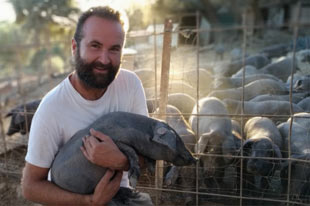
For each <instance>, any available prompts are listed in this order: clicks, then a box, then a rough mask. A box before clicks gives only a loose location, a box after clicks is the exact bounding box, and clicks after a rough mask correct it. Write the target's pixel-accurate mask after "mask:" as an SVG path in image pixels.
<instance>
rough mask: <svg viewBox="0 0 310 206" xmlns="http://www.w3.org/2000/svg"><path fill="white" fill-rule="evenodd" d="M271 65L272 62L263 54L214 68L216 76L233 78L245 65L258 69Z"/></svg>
mask: <svg viewBox="0 0 310 206" xmlns="http://www.w3.org/2000/svg"><path fill="white" fill-rule="evenodd" d="M269 63H270V60H269V59H268V58H267V57H266V56H265V55H262V54H258V55H253V56H249V57H246V58H245V60H244V61H243V59H238V60H235V61H233V62H229V63H224V64H222V65H219V66H216V67H214V68H213V73H214V74H215V75H216V76H225V77H228V76H231V75H232V74H234V73H236V72H237V71H239V70H240V68H241V67H243V66H245V65H251V66H254V67H255V68H256V69H260V68H262V67H264V66H266V65H268V64H269Z"/></svg>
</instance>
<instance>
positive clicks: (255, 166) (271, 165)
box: [238, 117, 283, 196]
mask: <svg viewBox="0 0 310 206" xmlns="http://www.w3.org/2000/svg"><path fill="white" fill-rule="evenodd" d="M244 134H245V138H246V141H245V142H244V143H243V146H242V147H243V156H246V157H249V158H246V159H244V160H243V161H244V164H243V189H244V191H246V193H247V195H255V196H256V195H258V196H260V195H262V194H264V192H265V191H266V190H268V189H270V185H269V181H268V178H270V177H273V176H274V174H275V171H277V170H279V169H280V165H281V161H280V160H268V159H264V157H267V158H282V154H281V149H283V141H282V136H281V134H280V132H279V130H278V128H277V126H276V125H275V124H274V122H273V121H272V120H271V119H269V118H267V117H252V118H250V119H249V120H248V121H247V122H246V124H245V126H244ZM239 173H240V169H239V170H238V176H240V174H239ZM257 180H258V181H257Z"/></svg>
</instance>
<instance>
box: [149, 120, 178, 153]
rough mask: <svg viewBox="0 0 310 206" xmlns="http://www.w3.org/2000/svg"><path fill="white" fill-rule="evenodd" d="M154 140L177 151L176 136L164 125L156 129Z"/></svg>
mask: <svg viewBox="0 0 310 206" xmlns="http://www.w3.org/2000/svg"><path fill="white" fill-rule="evenodd" d="M152 140H153V141H154V142H157V143H159V144H161V145H164V146H166V147H168V148H169V149H171V150H172V151H173V152H175V151H176V135H175V134H174V133H173V131H172V130H169V129H168V128H167V127H165V126H164V125H162V126H159V127H156V128H155V130H154V136H153V139H152Z"/></svg>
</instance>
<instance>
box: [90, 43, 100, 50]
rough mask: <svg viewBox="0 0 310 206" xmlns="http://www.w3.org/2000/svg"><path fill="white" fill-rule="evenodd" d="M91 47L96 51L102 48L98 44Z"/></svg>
mask: <svg viewBox="0 0 310 206" xmlns="http://www.w3.org/2000/svg"><path fill="white" fill-rule="evenodd" d="M91 47H92V48H95V49H99V48H100V45H98V44H93V45H91Z"/></svg>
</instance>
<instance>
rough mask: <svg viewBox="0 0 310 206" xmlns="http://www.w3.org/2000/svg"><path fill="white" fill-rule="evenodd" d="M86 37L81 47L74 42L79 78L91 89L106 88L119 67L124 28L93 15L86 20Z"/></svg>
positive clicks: (84, 29)
mask: <svg viewBox="0 0 310 206" xmlns="http://www.w3.org/2000/svg"><path fill="white" fill-rule="evenodd" d="M83 34H84V37H83V38H82V40H81V42H80V47H77V45H76V42H75V41H73V45H72V51H73V53H74V60H75V69H76V72H77V74H78V77H79V78H80V79H81V80H82V81H83V82H84V83H85V84H86V85H87V86H90V87H92V88H102V89H103V88H107V87H108V86H109V84H110V83H111V82H112V81H113V80H114V79H115V77H116V75H117V73H118V71H119V67H120V62H121V54H122V47H123V43H124V32H123V30H122V27H121V25H120V24H119V23H117V22H114V21H110V20H106V19H103V18H100V17H95V16H93V17H90V18H89V19H87V20H86V22H85V24H84V26H83Z"/></svg>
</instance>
